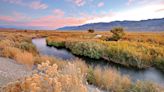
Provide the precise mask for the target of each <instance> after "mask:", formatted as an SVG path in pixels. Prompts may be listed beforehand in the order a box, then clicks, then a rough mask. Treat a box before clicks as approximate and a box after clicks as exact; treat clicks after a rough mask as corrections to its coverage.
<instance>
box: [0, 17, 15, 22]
mask: <svg viewBox="0 0 164 92" xmlns="http://www.w3.org/2000/svg"><path fill="white" fill-rule="evenodd" d="M0 21H4V22H14V21H16V20H15V18H13V17H11V16H0Z"/></svg>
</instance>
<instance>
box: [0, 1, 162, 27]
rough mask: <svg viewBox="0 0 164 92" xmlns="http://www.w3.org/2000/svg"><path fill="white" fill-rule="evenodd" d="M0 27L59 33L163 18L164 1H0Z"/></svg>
mask: <svg viewBox="0 0 164 92" xmlns="http://www.w3.org/2000/svg"><path fill="white" fill-rule="evenodd" d="M0 12H1V13H0V27H16V28H29V29H33V28H35V29H56V28H59V27H63V26H72V25H82V24H85V23H95V22H110V21H115V20H120V21H122V20H143V19H153V18H163V17H164V0H154V1H152V0H118V1H116V0H0Z"/></svg>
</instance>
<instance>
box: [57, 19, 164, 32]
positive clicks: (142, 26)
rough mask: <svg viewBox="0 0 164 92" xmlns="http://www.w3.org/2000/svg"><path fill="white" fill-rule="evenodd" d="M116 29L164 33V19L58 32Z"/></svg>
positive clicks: (91, 24)
mask: <svg viewBox="0 0 164 92" xmlns="http://www.w3.org/2000/svg"><path fill="white" fill-rule="evenodd" d="M114 27H123V28H124V29H125V30H126V31H164V18H160V19H148V20H141V21H113V22H99V23H90V24H84V25H80V26H66V27H62V28H58V29H56V30H88V29H94V30H96V31H107V30H111V29H112V28H114Z"/></svg>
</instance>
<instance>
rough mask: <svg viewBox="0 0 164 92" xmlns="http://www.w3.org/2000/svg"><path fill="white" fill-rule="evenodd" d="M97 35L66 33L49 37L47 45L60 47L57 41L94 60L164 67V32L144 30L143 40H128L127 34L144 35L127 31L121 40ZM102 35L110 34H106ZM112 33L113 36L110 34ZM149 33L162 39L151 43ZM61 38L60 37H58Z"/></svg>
mask: <svg viewBox="0 0 164 92" xmlns="http://www.w3.org/2000/svg"><path fill="white" fill-rule="evenodd" d="M64 34H65V33H64ZM95 34H96V33H95ZM95 34H91V35H89V34H86V33H83V34H81V35H80V34H78V33H77V34H76V36H72V35H73V33H67V35H64V36H63V35H57V36H51V37H48V38H47V44H49V45H51V46H56V45H57V47H60V45H58V44H54V43H60V42H61V43H62V47H65V48H67V49H69V50H70V51H71V52H72V53H73V54H76V55H81V56H87V57H90V58H95V59H100V58H104V59H106V60H109V61H112V62H114V63H118V64H122V65H124V66H127V67H129V66H132V67H136V68H147V67H150V66H156V67H158V68H160V69H161V70H163V68H162V67H163V66H161V64H162V63H163V60H164V46H163V44H161V43H162V41H163V40H162V38H163V36H162V35H163V33H161V34H160V33H143V35H142V38H143V37H145V39H143V40H144V41H140V40H129V39H127V37H128V36H130V38H132V37H133V35H134V37H137V36H140V35H141V34H139V33H136V34H135V33H128V34H127V35H125V37H124V38H123V39H121V40H120V41H105V40H102V39H101V38H100V39H96V38H94V35H95ZM100 34H102V33H100ZM102 35H103V36H107V35H105V34H102ZM109 36H111V35H110V34H109ZM150 36H152V37H153V36H155V38H154V39H153V38H152V39H153V40H157V39H161V40H158V42H154V41H152V42H150V41H149V40H147V39H150ZM58 37H59V38H60V39H56V38H58ZM156 37H157V38H156ZM142 38H140V39H142ZM88 39H89V40H88ZM103 39H104V38H103ZM132 39H135V38H132ZM138 39H139V38H138ZM61 43H60V44H61ZM63 45H64V46H63Z"/></svg>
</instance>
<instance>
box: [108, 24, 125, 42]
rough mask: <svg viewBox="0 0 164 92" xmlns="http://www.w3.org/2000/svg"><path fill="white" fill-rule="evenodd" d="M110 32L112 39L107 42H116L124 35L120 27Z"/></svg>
mask: <svg viewBox="0 0 164 92" xmlns="http://www.w3.org/2000/svg"><path fill="white" fill-rule="evenodd" d="M110 32H111V33H112V34H113V35H112V37H111V38H110V39H109V40H112V41H118V40H120V39H121V38H122V37H123V36H124V35H125V33H124V29H123V28H121V27H116V28H113V29H112V30H111V31H110Z"/></svg>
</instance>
